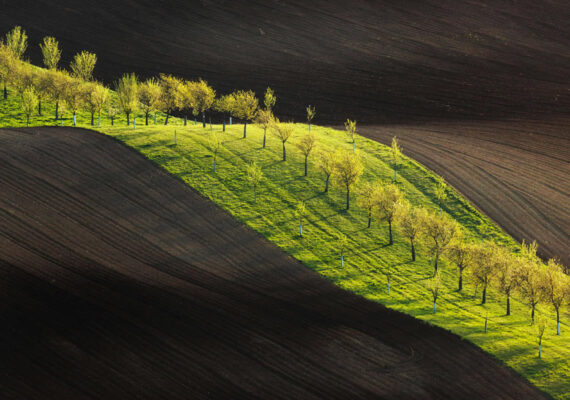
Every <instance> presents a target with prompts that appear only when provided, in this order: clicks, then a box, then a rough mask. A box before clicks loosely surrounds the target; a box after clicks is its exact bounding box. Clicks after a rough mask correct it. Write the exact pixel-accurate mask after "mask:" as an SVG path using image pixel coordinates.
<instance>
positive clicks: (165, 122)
mask: <svg viewBox="0 0 570 400" xmlns="http://www.w3.org/2000/svg"><path fill="white" fill-rule="evenodd" d="M169 116H170V114H169V113H168V112H167V113H166V118H165V119H164V125H168V117H169Z"/></svg>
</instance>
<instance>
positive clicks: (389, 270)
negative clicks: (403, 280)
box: [382, 264, 394, 294]
mask: <svg viewBox="0 0 570 400" xmlns="http://www.w3.org/2000/svg"><path fill="white" fill-rule="evenodd" d="M382 273H383V274H384V276H385V277H386V285H387V288H386V289H387V292H388V294H390V281H391V280H392V275H394V268H393V267H392V265H391V264H388V265H386V266H385V267H384V268H383V269H382Z"/></svg>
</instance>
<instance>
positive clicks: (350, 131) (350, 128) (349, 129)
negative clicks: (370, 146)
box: [344, 119, 356, 153]
mask: <svg viewBox="0 0 570 400" xmlns="http://www.w3.org/2000/svg"><path fill="white" fill-rule="evenodd" d="M344 127H345V129H346V133H347V135H348V136H349V137H350V140H351V141H352V152H353V153H354V152H355V151H356V142H355V140H356V121H351V120H350V119H347V120H346V122H345V123H344Z"/></svg>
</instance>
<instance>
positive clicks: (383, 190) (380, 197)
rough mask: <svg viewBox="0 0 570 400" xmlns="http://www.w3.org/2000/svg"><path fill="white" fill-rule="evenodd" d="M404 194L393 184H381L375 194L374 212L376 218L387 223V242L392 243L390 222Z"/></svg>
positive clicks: (392, 220)
mask: <svg viewBox="0 0 570 400" xmlns="http://www.w3.org/2000/svg"><path fill="white" fill-rule="evenodd" d="M403 198H404V195H403V194H402V192H400V189H398V187H397V186H396V185H394V184H388V185H384V186H381V187H380V189H379V190H378V192H377V195H376V214H377V215H378V219H380V220H381V221H386V222H387V223H388V235H389V240H390V242H389V244H390V245H392V244H394V239H393V237H392V223H393V222H394V219H395V217H396V213H397V210H398V204H399V203H400V202H401V201H402V199H403Z"/></svg>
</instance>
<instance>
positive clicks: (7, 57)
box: [0, 40, 17, 100]
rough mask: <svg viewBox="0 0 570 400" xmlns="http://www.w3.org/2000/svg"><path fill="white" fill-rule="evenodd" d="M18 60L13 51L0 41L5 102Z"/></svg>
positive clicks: (0, 61)
mask: <svg viewBox="0 0 570 400" xmlns="http://www.w3.org/2000/svg"><path fill="white" fill-rule="evenodd" d="M16 62H17V60H16V58H15V57H14V54H13V53H12V51H11V50H10V49H9V48H8V47H7V46H6V45H5V44H4V43H2V41H1V40H0V80H1V81H2V84H3V86H4V100H6V99H7V98H8V88H7V87H6V85H7V83H8V81H9V80H10V74H11V73H12V69H13V65H14V63H16Z"/></svg>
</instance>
